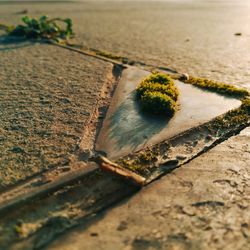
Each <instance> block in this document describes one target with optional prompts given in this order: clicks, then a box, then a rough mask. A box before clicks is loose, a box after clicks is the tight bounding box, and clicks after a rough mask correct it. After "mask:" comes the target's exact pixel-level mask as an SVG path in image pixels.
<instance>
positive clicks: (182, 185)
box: [47, 128, 250, 250]
mask: <svg viewBox="0 0 250 250" xmlns="http://www.w3.org/2000/svg"><path fill="white" fill-rule="evenodd" d="M249 139H250V129H249V128H248V129H245V130H244V131H243V132H242V133H241V134H240V135H239V136H236V137H232V138H230V139H229V140H228V141H226V142H224V143H222V144H220V145H219V146H217V147H215V148H214V149H212V150H211V151H210V152H209V153H207V154H204V155H202V156H201V157H198V158H197V159H195V160H193V161H192V162H191V163H189V164H187V165H185V166H183V167H181V168H180V169H178V170H176V171H174V172H172V173H171V174H169V175H167V176H165V177H164V178H162V179H161V180H159V181H157V182H155V183H153V184H152V185H150V186H148V187H146V188H145V189H144V190H142V191H141V192H139V193H137V194H136V195H135V196H133V197H132V198H131V199H129V200H126V201H124V202H123V203H121V204H119V205H118V206H116V207H115V208H114V209H112V210H110V211H108V212H107V213H103V214H100V215H99V216H98V217H97V219H96V220H95V222H94V223H93V224H92V225H90V226H89V227H88V226H83V227H79V228H77V229H75V230H72V231H71V232H69V233H68V234H67V235H64V236H63V237H60V238H59V239H58V240H56V241H55V242H54V244H52V245H51V246H50V247H48V248H47V249H50V250H56V249H60V250H81V249H83V247H84V249H86V250H88V249H89V250H93V249H102V250H113V249H124V250H125V249H126V250H141V249H147V250H149V249H164V250H174V249H178V250H191V249H193V250H196V249H223V250H231V249H232V250H233V249H234V250H236V249H237V250H247V249H249V246H250V214H249V207H250V199H249V197H250V186H249V182H250V170H249V165H250V144H249ZM239 156H240V159H239Z"/></svg>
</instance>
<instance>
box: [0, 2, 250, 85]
mask: <svg viewBox="0 0 250 250" xmlns="http://www.w3.org/2000/svg"><path fill="white" fill-rule="evenodd" d="M24 9H28V11H29V13H28V14H29V15H31V16H40V15H42V14H48V15H50V16H51V17H55V16H62V17H70V18H72V19H73V23H74V29H75V31H76V34H77V35H76V40H77V42H78V43H81V44H83V45H85V46H88V47H92V48H96V49H100V50H104V51H107V52H112V53H116V54H120V55H121V56H126V57H129V58H131V59H134V60H141V61H144V62H147V63H152V64H156V65H165V66H169V67H170V66H171V67H174V68H176V69H178V70H179V71H181V72H187V73H190V74H193V75H195V76H201V77H207V78H210V79H214V80H218V81H224V82H227V83H232V84H239V85H241V86H246V87H247V86H249V77H250V71H249V69H250V60H249V50H250V42H249V39H250V29H249V23H250V15H249V12H250V0H237V1H230V0H227V1H223V0H218V1H210V0H202V1H198V0H178V1H173V0H172V1H170V0H169V1H168V0H166V1H155V0H154V1H140V0H139V1H129V0H121V1H118V0H117V1H116V0H115V1H102V0H95V1H82V2H81V3H50V4H48V3H36V4H30V3H25V4H19V5H14V4H12V5H6V4H5V5H1V7H0V22H4V21H5V22H8V23H17V22H18V20H20V17H21V16H22V14H16V13H18V12H19V13H20V11H22V10H24ZM9 17H11V19H10V18H9ZM237 32H239V33H242V35H241V36H235V35H234V34H235V33H237ZM249 87H250V86H249Z"/></svg>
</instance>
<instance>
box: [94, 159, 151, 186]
mask: <svg viewBox="0 0 250 250" xmlns="http://www.w3.org/2000/svg"><path fill="white" fill-rule="evenodd" d="M95 161H96V163H98V164H99V167H100V168H101V169H102V170H104V171H107V172H110V173H111V174H114V175H117V176H119V177H120V178H122V179H124V180H126V181H129V182H131V183H132V184H134V185H136V186H139V187H142V186H144V184H145V181H146V179H145V178H144V177H142V176H140V175H138V174H136V173H134V172H132V171H130V170H128V169H126V168H122V167H121V166H119V165H118V164H116V163H114V162H112V161H110V160H109V159H108V158H106V157H103V156H98V157H97V158H96V160H95Z"/></svg>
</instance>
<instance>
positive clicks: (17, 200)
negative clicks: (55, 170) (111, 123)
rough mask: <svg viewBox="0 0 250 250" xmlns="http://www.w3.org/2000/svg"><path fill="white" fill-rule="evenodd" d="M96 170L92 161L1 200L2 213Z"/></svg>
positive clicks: (0, 210) (41, 196)
mask: <svg viewBox="0 0 250 250" xmlns="http://www.w3.org/2000/svg"><path fill="white" fill-rule="evenodd" d="M96 170H98V166H97V165H96V164H94V163H93V162H92V163H89V164H88V165H87V167H85V168H81V169H78V170H75V171H71V172H69V173H67V174H65V175H64V176H59V177H58V178H57V179H56V180H54V181H52V182H49V183H45V184H41V185H40V186H38V187H34V186H33V188H30V189H29V190H27V192H26V193H21V194H19V195H18V196H15V197H11V198H10V199H6V200H5V201H3V202H1V203H0V215H2V214H4V213H5V212H9V211H10V209H15V208H17V207H18V206H21V205H23V204H27V203H29V202H32V201H34V200H35V199H41V198H43V197H45V196H47V195H49V194H51V193H54V192H55V191H57V190H59V189H60V188H62V187H64V186H66V185H70V184H72V183H74V182H77V181H79V180H81V179H82V178H85V177H87V176H88V175H90V174H92V173H93V172H95V171H96Z"/></svg>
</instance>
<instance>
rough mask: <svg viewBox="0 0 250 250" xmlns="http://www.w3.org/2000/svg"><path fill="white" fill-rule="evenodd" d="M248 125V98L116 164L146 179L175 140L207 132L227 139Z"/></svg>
mask: <svg viewBox="0 0 250 250" xmlns="http://www.w3.org/2000/svg"><path fill="white" fill-rule="evenodd" d="M249 124H250V98H244V99H242V105H241V106H240V107H239V108H237V109H234V110H231V111H229V112H227V113H226V114H224V115H221V116H219V117H217V118H215V119H213V120H212V121H210V122H208V123H206V124H204V125H201V126H199V127H198V128H194V129H192V130H191V131H188V132H186V133H184V134H182V135H181V137H179V138H178V137H176V138H173V139H170V140H168V141H164V142H162V143H159V144H157V145H155V146H153V147H151V148H146V149H144V150H141V151H140V152H137V153H134V154H132V155H129V156H125V157H122V158H120V159H119V160H117V161H116V162H117V163H118V164H119V165H121V166H122V167H124V168H127V169H130V170H132V171H134V172H136V173H138V174H140V175H142V176H144V177H148V176H150V175H151V173H152V172H153V171H154V170H155V169H156V168H158V167H157V166H158V165H159V162H158V159H162V157H163V155H165V154H166V152H167V151H168V150H169V148H171V145H175V144H176V143H175V140H177V141H178V140H180V139H181V140H185V138H186V137H188V135H189V134H190V133H194V134H197V133H198V134H204V136H205V135H206V132H209V134H210V136H211V137H214V138H216V137H217V138H228V137H229V136H230V134H234V133H235V131H240V130H242V129H244V128H245V127H247V126H249ZM182 137H183V139H182ZM162 149H164V150H162Z"/></svg>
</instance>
